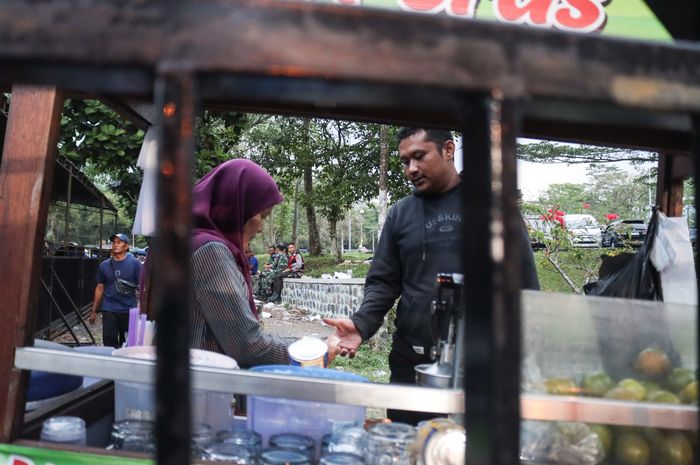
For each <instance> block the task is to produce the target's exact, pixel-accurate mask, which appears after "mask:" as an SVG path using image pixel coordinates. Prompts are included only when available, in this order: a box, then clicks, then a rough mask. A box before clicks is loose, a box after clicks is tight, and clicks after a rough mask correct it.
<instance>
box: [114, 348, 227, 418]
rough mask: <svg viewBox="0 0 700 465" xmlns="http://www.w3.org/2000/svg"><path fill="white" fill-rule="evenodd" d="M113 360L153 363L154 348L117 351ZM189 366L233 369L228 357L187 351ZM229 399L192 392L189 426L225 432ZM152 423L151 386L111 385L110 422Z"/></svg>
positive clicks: (126, 383)
mask: <svg viewBox="0 0 700 465" xmlns="http://www.w3.org/2000/svg"><path fill="white" fill-rule="evenodd" d="M112 356H113V357H128V358H139V359H142V360H155V358H156V357H155V347H154V346H134V347H127V348H124V349H117V350H115V351H114V352H112ZM190 363H191V364H192V365H196V366H209V367H216V368H227V369H237V368H238V363H236V361H235V360H234V359H232V358H231V357H227V356H225V355H222V354H218V353H216V352H209V351H206V350H198V349H190ZM232 398H233V395H232V394H226V393H221V392H211V391H198V390H192V398H191V405H192V422H193V425H194V424H197V423H206V424H208V425H210V426H211V428H212V429H213V430H215V431H216V430H222V429H226V428H228V427H229V426H230V425H231V423H232V421H233V412H232V411H231V401H232ZM126 419H133V420H149V421H154V420H155V395H154V386H151V385H148V384H141V383H128V382H123V381H115V382H114V421H119V420H126Z"/></svg>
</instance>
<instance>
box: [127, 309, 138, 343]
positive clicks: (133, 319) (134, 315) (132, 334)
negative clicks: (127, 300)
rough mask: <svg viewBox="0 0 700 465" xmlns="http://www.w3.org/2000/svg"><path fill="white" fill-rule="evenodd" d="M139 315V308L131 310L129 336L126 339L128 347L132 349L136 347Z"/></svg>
mask: <svg viewBox="0 0 700 465" xmlns="http://www.w3.org/2000/svg"><path fill="white" fill-rule="evenodd" d="M138 315H139V309H138V308H132V309H129V334H128V336H127V337H126V346H127V347H132V346H135V345H136V336H137V334H136V333H137V332H138V328H137V326H136V325H137V319H138Z"/></svg>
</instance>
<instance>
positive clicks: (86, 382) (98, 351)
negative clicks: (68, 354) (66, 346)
mask: <svg viewBox="0 0 700 465" xmlns="http://www.w3.org/2000/svg"><path fill="white" fill-rule="evenodd" d="M73 350H75V351H76V352H82V353H84V354H93V355H104V356H110V355H112V352H114V347H105V346H78V347H74V348H73ZM100 380H101V379H100V378H91V377H87V376H86V377H85V378H83V387H88V386H91V385H93V384H95V383H96V382H98V381H100Z"/></svg>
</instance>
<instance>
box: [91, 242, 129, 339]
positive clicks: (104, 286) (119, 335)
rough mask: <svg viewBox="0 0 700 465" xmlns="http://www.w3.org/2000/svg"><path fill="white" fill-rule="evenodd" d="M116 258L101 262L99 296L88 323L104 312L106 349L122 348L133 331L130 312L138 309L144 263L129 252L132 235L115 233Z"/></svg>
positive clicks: (95, 299)
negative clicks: (140, 280)
mask: <svg viewBox="0 0 700 465" xmlns="http://www.w3.org/2000/svg"><path fill="white" fill-rule="evenodd" d="M109 240H110V241H112V256H111V257H110V258H108V259H107V260H105V261H103V262H102V263H100V268H99V270H98V271H97V276H96V277H95V281H96V282H97V285H96V286H95V295H94V298H93V303H92V311H91V312H90V316H89V317H88V322H89V323H90V324H94V323H95V320H96V319H97V312H102V339H103V344H104V345H105V346H112V347H115V348H119V347H122V345H123V344H124V342H125V341H126V332H127V331H128V329H129V309H131V308H134V307H136V306H137V298H136V290H137V287H138V283H139V277H140V276H141V262H139V261H138V260H137V259H136V258H135V257H134V256H133V255H131V254H130V253H129V244H130V243H131V240H130V239H129V236H127V235H126V234H123V233H119V234H114V235H112V236H111V237H110V238H109ZM118 280H119V281H120V282H117V281H118Z"/></svg>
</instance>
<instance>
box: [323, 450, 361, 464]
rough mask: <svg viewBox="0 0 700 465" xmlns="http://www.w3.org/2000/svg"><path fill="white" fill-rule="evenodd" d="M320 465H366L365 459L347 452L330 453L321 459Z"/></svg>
mask: <svg viewBox="0 0 700 465" xmlns="http://www.w3.org/2000/svg"><path fill="white" fill-rule="evenodd" d="M318 465H365V459H364V458H362V457H360V456H359V455H355V454H348V453H346V452H330V453H328V454H326V455H324V456H323V457H321V458H320V459H319V461H318Z"/></svg>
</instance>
